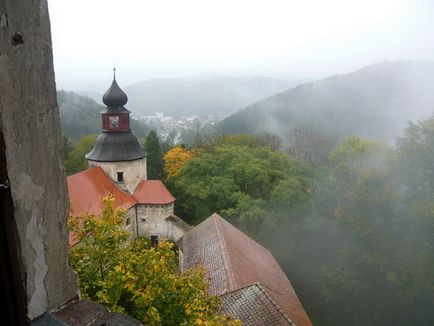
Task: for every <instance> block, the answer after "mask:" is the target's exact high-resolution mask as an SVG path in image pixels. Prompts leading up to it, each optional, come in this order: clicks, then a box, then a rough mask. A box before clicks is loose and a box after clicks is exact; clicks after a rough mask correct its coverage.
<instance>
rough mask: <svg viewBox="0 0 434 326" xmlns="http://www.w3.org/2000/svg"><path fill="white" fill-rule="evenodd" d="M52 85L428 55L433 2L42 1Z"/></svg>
mask: <svg viewBox="0 0 434 326" xmlns="http://www.w3.org/2000/svg"><path fill="white" fill-rule="evenodd" d="M48 2H49V10H50V17H51V29H52V37H53V51H54V65H55V73H56V81H57V88H58V89H67V90H96V91H102V90H104V89H106V88H107V85H108V83H109V82H110V79H111V76H112V67H113V65H116V67H117V79H118V81H119V82H120V83H121V85H124V86H126V85H128V84H132V83H135V82H139V81H142V80H145V79H148V78H158V77H163V78H166V77H170V78H180V77H181V78H184V77H188V76H193V75H199V74H211V75H213V74H216V75H230V76H249V75H263V76H270V77H279V78H287V79H299V78H303V79H304V78H312V79H316V78H322V77H326V76H328V75H333V74H337V73H347V72H350V71H352V70H355V69H358V68H361V67H362V66H365V65H369V64H372V63H376V62H380V61H383V60H423V61H432V60H434V1H433V0H363V1H351V0H327V1H321V0H317V1H313V0H303V1H301V0H296V1H293V0H263V1H259V0H218V1H217V0H214V1H208V0H182V1H179V0H172V1H169V0H158V1H150V0H122V1H121V0H74V1H71V0H48Z"/></svg>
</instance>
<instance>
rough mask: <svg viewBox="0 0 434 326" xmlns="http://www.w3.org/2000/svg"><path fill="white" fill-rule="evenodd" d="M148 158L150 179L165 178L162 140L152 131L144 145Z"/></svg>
mask: <svg viewBox="0 0 434 326" xmlns="http://www.w3.org/2000/svg"><path fill="white" fill-rule="evenodd" d="M143 146H144V147H145V149H146V151H147V152H148V156H147V168H148V179H151V180H158V179H163V178H164V176H165V175H164V169H163V152H162V150H161V145H160V140H159V139H158V135H157V133H156V132H155V131H154V130H151V131H150V132H149V133H148V135H147V136H146V138H145V141H144V143H143Z"/></svg>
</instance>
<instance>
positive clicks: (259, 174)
mask: <svg viewBox="0 0 434 326" xmlns="http://www.w3.org/2000/svg"><path fill="white" fill-rule="evenodd" d="M297 3H298V2H297ZM303 3H304V2H303ZM49 4H50V10H51V16H52V30H53V48H54V60H55V69H56V78H57V87H58V89H59V91H58V102H59V106H60V116H61V122H62V128H63V133H64V136H65V137H64V140H65V160H66V161H65V166H66V169H67V173H69V174H72V173H76V172H79V171H81V170H82V169H85V168H86V162H85V160H84V154H85V153H87V152H88V151H89V150H90V148H92V146H93V143H94V142H95V136H94V135H95V134H96V133H98V132H99V120H98V119H99V118H98V116H99V112H100V111H101V110H102V108H103V107H102V105H101V104H100V102H101V101H100V98H101V94H103V93H104V91H105V89H107V88H108V86H109V85H110V83H111V80H112V68H113V65H115V66H116V68H117V70H116V71H117V75H116V76H117V77H116V78H117V80H118V83H119V85H120V86H121V88H122V89H124V91H125V92H126V93H127V95H128V97H129V102H128V104H127V105H126V107H127V108H128V109H129V110H130V111H132V113H133V116H134V118H135V119H134V120H133V122H132V129H133V131H134V133H135V134H136V135H137V136H138V138H139V140H140V142H141V143H142V144H143V145H144V146H145V147H146V146H147V144H148V143H147V141H148V140H149V139H148V138H147V137H148V136H149V131H150V130H151V129H155V130H156V131H157V135H158V137H159V143H158V141H157V147H158V148H157V149H158V150H155V152H153V150H154V149H155V148H154V149H153V148H146V149H147V151H148V152H149V153H150V154H149V155H150V157H152V160H150V161H148V162H151V163H148V164H149V165H148V169H150V171H151V172H150V173H152V174H153V175H155V176H160V177H161V179H163V181H164V183H165V184H166V185H167V187H168V188H169V190H170V192H171V193H173V195H174V196H175V197H176V198H177V200H176V204H175V213H176V214H177V216H180V217H181V218H183V219H184V220H185V221H187V222H188V223H191V224H193V225H194V224H197V223H200V222H201V221H203V220H204V219H205V218H206V217H208V216H209V215H211V214H212V213H214V212H217V213H219V214H220V215H221V216H222V217H223V218H225V219H226V220H228V221H229V222H230V223H232V224H234V225H235V226H236V227H238V228H239V229H240V230H242V231H243V232H245V233H246V234H248V235H249V236H250V237H252V238H253V239H255V240H256V241H258V242H259V243H261V244H262V245H263V246H265V247H266V248H267V249H269V250H270V251H271V252H272V253H273V255H274V256H275V257H276V259H277V260H278V261H279V263H280V264H281V266H282V268H283V269H284V271H285V273H286V275H287V276H288V279H289V280H290V282H291V284H292V285H293V287H294V289H295V291H296V293H297V295H298V296H299V298H300V300H301V302H302V304H303V306H304V308H305V310H306V312H307V313H308V315H309V317H310V318H311V320H312V322H313V323H314V324H315V325H433V324H434V309H433V307H434V273H433V270H432V269H433V266H434V236H433V234H434V45H433V42H432V36H433V35H434V2H432V1H428V0H426V1H425V0H420V1H406V0H399V1H380V2H379V1H364V2H359V1H339V0H333V1H327V2H326V4H324V3H323V2H320V1H306V3H304V4H299V3H298V4H296V2H285V1H269V2H268V1H267V2H266V1H251V2H250V1H240V2H239V3H238V2H236V3H233V2H231V1H222V3H221V4H217V3H213V2H209V1H204V2H198V1H193V0H191V1H190V0H189V1H186V2H185V3H182V4H181V3H171V2H170V1H161V4H144V3H141V2H139V1H137V2H135V1H126V2H125V3H124V2H116V1H107V2H101V1H91V2H90V1H88V2H85V1H82V0H80V1H74V2H69V3H67V2H66V1H57V0H52V1H49ZM81 7H87V8H88V10H82V8H81ZM67 11H68V12H69V15H67V14H66V12H67ZM74 13H75V15H74ZM78 13H80V14H81V13H82V14H83V16H82V17H81V22H80V24H78V25H79V26H77V24H75V23H73V22H72V21H71V19H72V18H71V17H77V15H78ZM74 19H75V18H74ZM86 33H89V34H90V35H91V37H85V35H86ZM65 39H66V40H68V42H66V41H65ZM90 39H91V40H90ZM78 68H79V69H78ZM156 112H161V113H163V114H164V115H165V116H170V117H174V119H175V118H176V119H183V118H187V117H190V116H208V115H210V116H219V117H221V121H219V122H218V123H216V124H214V123H212V124H206V123H202V122H201V121H202V120H200V119H199V120H195V121H196V122H195V124H193V125H192V126H190V125H189V127H188V130H187V129H186V127H185V125H183V126H184V127H183V128H184V129H182V130H183V131H182V132H180V131H179V130H181V129H176V128H177V127H178V126H175V125H171V126H170V127H164V126H163V123H162V122H161V121H159V123H160V122H161V124H159V125H158V126H157V124H154V125H153V124H151V123H150V122H148V121H145V120H141V119H139V117H141V116H147V115H154V114H155V113H156ZM176 121H177V122H176V123H178V122H179V121H180V120H176ZM174 123H175V122H174ZM180 124H181V123H180ZM164 128H166V129H164ZM167 128H169V129H167ZM170 128H172V129H173V130H172V129H170ZM175 129H176V130H177V132H178V134H176V132H175V131H176V130H175ZM175 134H176V137H175ZM154 137H155V136H154ZM176 145H181V146H180V147H179V146H178V147H176ZM173 148H178V149H179V150H180V151H185V152H183V153H184V154H185V156H186V157H188V160H186V161H185V162H183V164H182V165H181V167H179V170H177V171H176V172H177V173H173V174H170V173H168V171H167V170H164V169H163V157H164V155H167V153H170V151H171V150H172V149H173ZM155 153H158V154H155ZM154 154H155V155H156V156H153V155H154ZM154 160H155V161H154ZM155 162H157V163H158V164H157V163H155ZM153 169H154V170H153Z"/></svg>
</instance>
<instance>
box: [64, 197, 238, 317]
mask: <svg viewBox="0 0 434 326" xmlns="http://www.w3.org/2000/svg"><path fill="white" fill-rule="evenodd" d="M104 203H105V207H104V210H103V214H102V216H98V217H96V216H92V215H86V214H85V215H83V216H81V217H79V218H78V219H73V218H71V221H70V225H71V228H73V229H74V232H77V234H78V235H79V236H80V239H81V242H80V244H79V245H77V246H75V247H74V249H73V250H71V262H72V265H73V268H74V269H75V270H76V272H77V273H78V275H79V279H80V290H81V292H82V295H83V297H85V298H89V299H90V300H94V301H97V302H100V303H102V304H104V305H106V306H107V307H109V308H110V309H111V310H112V311H122V312H124V313H127V314H130V315H132V316H133V317H135V318H137V319H139V320H141V321H142V322H144V323H145V324H147V325H233V324H232V323H226V322H225V320H226V319H225V318H224V317H222V316H220V315H219V311H220V307H221V304H220V301H219V300H218V298H216V297H213V296H211V295H209V294H208V292H207V289H208V284H207V283H206V281H205V278H204V275H205V270H204V269H203V268H200V267H197V268H194V269H192V270H189V271H188V272H186V273H184V274H183V275H179V273H178V271H177V255H176V253H175V251H174V250H173V246H174V244H173V243H170V242H164V241H161V242H160V243H159V246H158V247H152V246H151V245H150V242H149V240H145V239H137V240H135V241H133V242H128V241H127V236H124V231H123V229H122V225H123V224H122V223H123V222H122V218H121V217H122V214H123V212H122V211H121V210H117V209H115V208H114V200H113V198H112V197H107V198H105V199H104Z"/></svg>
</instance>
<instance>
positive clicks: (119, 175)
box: [118, 172, 124, 182]
mask: <svg viewBox="0 0 434 326" xmlns="http://www.w3.org/2000/svg"><path fill="white" fill-rule="evenodd" d="M118 182H124V173H123V172H118Z"/></svg>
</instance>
